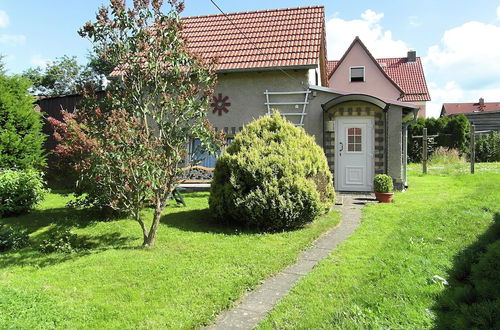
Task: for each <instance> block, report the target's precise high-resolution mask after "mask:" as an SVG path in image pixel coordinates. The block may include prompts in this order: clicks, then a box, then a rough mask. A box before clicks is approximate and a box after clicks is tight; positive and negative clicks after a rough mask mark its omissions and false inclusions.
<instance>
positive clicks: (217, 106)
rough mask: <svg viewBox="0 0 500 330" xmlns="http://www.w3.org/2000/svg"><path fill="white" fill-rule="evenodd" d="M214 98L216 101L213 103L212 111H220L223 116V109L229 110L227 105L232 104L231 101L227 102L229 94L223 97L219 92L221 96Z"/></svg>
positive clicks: (226, 111)
mask: <svg viewBox="0 0 500 330" xmlns="http://www.w3.org/2000/svg"><path fill="white" fill-rule="evenodd" d="M213 99H214V102H213V103H212V104H211V106H212V108H213V110H212V113H216V112H219V116H222V111H224V112H225V113H228V112H229V110H228V109H227V107H229V106H231V103H230V102H226V101H227V100H229V96H224V97H222V94H221V93H219V96H218V97H215V96H214V97H213Z"/></svg>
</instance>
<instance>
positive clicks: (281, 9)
mask: <svg viewBox="0 0 500 330" xmlns="http://www.w3.org/2000/svg"><path fill="white" fill-rule="evenodd" d="M319 8H321V9H324V8H325V6H323V5H317V6H303V7H289V8H276V9H259V10H250V11H238V12H232V13H225V14H210V15H197V16H186V17H181V19H182V20H184V19H194V18H202V17H217V16H224V15H228V16H229V15H246V14H257V13H271V12H279V11H290V10H299V9H319Z"/></svg>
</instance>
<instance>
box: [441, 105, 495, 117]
mask: <svg viewBox="0 0 500 330" xmlns="http://www.w3.org/2000/svg"><path fill="white" fill-rule="evenodd" d="M443 110H444V113H443ZM482 111H500V102H484V107H483V110H482ZM482 111H481V110H480V108H479V103H477V102H476V103H443V108H442V109H441V115H442V116H443V115H456V114H459V113H470V112H482Z"/></svg>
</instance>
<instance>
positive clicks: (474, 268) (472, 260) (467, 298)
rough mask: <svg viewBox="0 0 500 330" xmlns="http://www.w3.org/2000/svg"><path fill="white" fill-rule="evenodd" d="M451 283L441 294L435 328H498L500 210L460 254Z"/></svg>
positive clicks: (499, 321)
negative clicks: (483, 231) (473, 241)
mask: <svg viewBox="0 0 500 330" xmlns="http://www.w3.org/2000/svg"><path fill="white" fill-rule="evenodd" d="M448 278H449V285H448V286H447V288H446V289H445V290H444V291H443V293H442V294H441V295H440V296H439V297H438V299H437V301H436V303H435V305H434V310H435V312H436V316H437V317H436V327H435V328H436V329H498V327H499V325H500V314H499V311H500V213H496V214H495V215H494V217H493V225H491V226H490V227H489V228H488V230H487V231H486V232H485V233H484V234H482V235H481V236H480V237H479V238H478V240H477V241H476V242H475V243H474V244H472V245H470V246H468V247H467V248H466V249H465V250H463V251H462V252H461V253H460V254H458V255H457V256H456V257H455V259H454V262H453V268H452V269H451V270H450V272H449V273H448Z"/></svg>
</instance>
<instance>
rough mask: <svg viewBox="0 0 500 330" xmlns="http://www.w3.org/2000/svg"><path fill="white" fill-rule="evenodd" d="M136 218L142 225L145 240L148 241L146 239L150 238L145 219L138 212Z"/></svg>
mask: <svg viewBox="0 0 500 330" xmlns="http://www.w3.org/2000/svg"><path fill="white" fill-rule="evenodd" d="M135 220H136V221H137V222H138V223H139V225H141V229H142V237H143V239H144V242H146V240H147V239H148V230H147V228H146V224H144V221H142V219H141V217H140V215H139V213H136V215H135ZM143 245H144V243H143Z"/></svg>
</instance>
